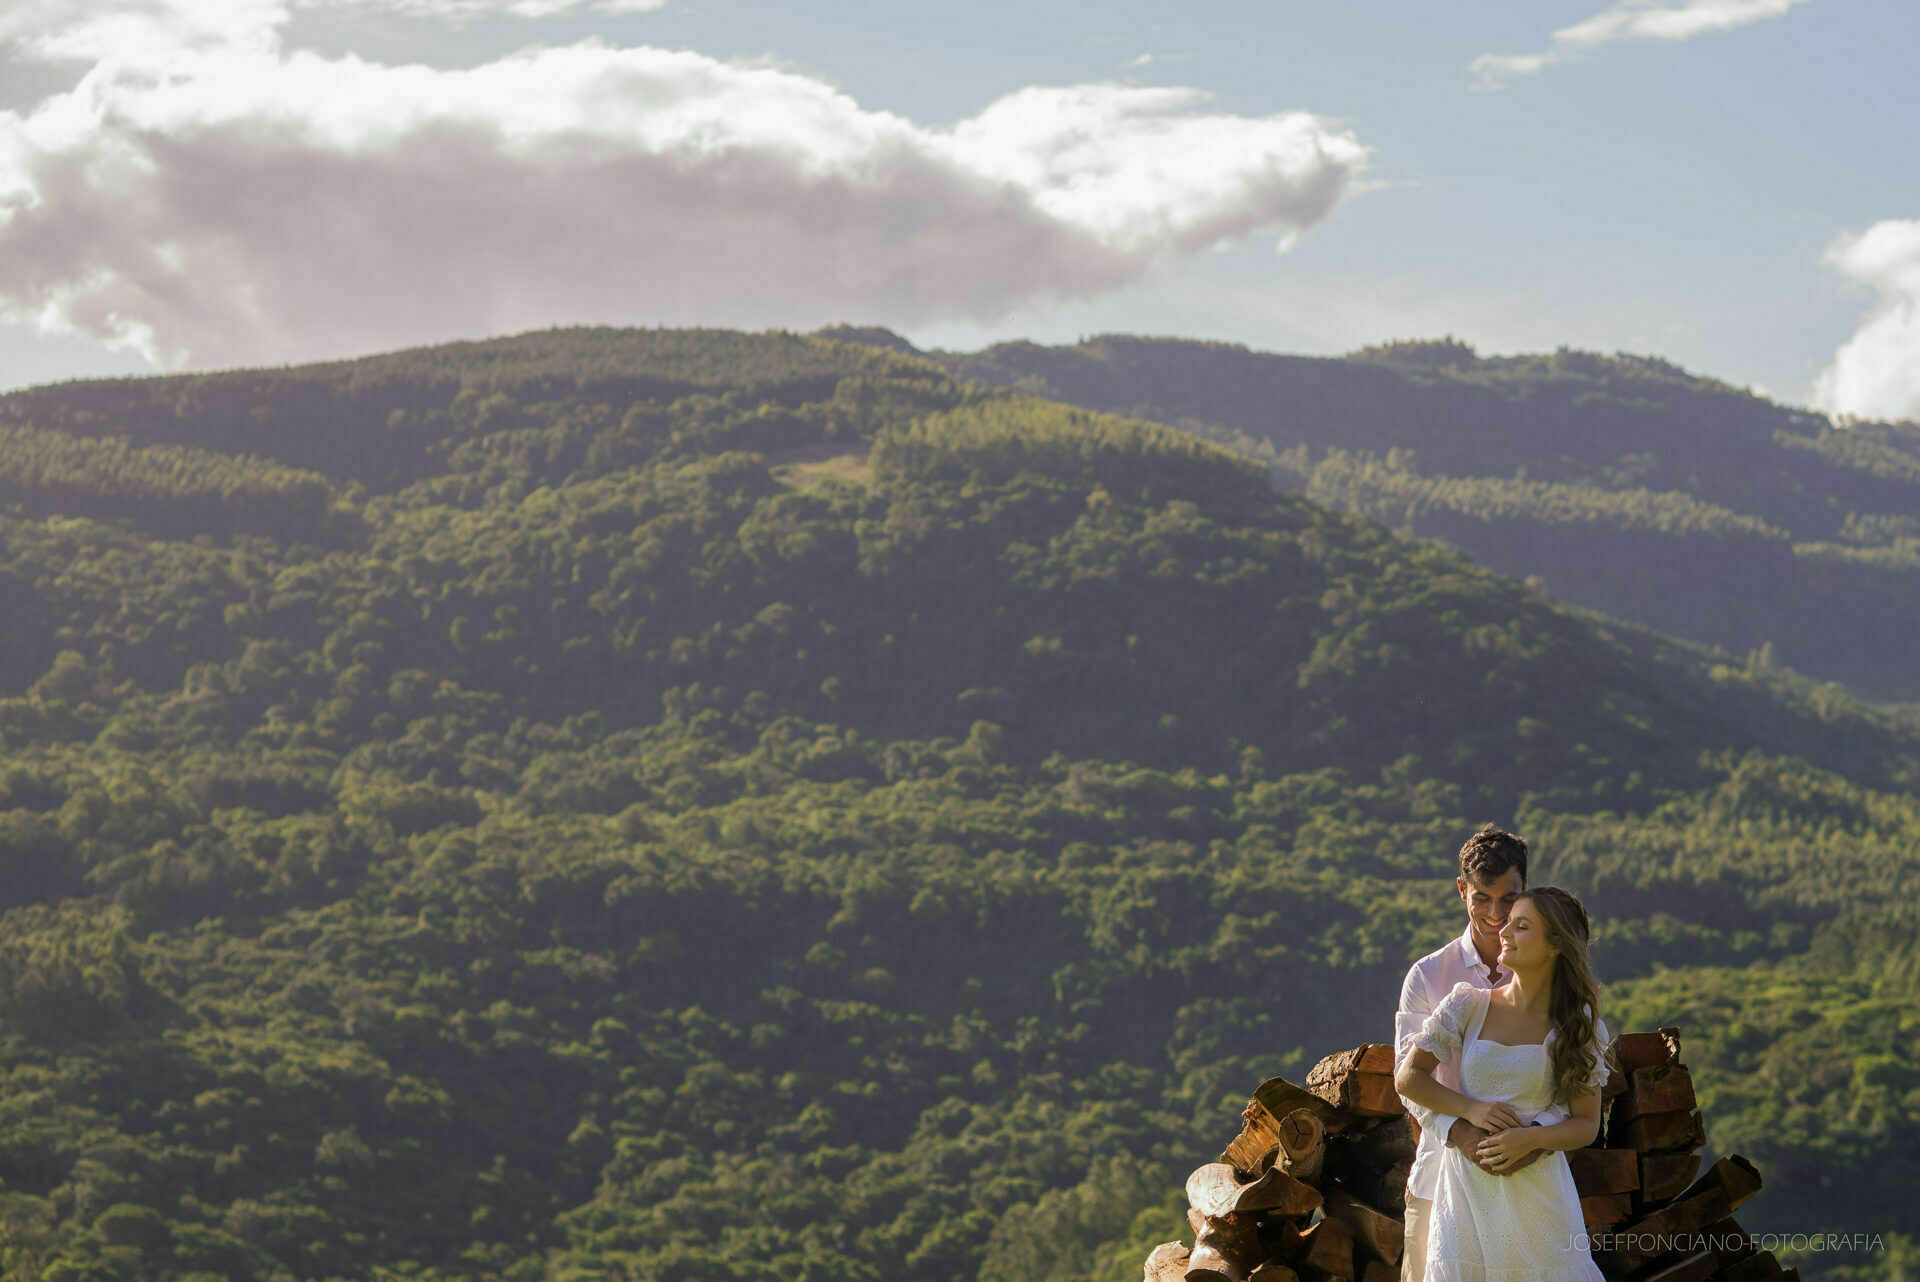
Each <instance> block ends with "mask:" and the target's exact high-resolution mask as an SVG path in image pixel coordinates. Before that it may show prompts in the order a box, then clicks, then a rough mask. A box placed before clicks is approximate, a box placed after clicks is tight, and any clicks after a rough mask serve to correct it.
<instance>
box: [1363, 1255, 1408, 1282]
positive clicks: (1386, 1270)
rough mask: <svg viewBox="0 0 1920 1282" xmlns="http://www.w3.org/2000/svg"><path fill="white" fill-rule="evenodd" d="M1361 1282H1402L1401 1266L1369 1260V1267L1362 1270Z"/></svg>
mask: <svg viewBox="0 0 1920 1282" xmlns="http://www.w3.org/2000/svg"><path fill="white" fill-rule="evenodd" d="M1360 1282H1400V1266H1399V1265H1397V1264H1384V1263H1382V1262H1381V1261H1379V1260H1368V1261H1367V1267H1366V1268H1364V1269H1361V1270H1360Z"/></svg>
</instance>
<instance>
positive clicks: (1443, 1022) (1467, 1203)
mask: <svg viewBox="0 0 1920 1282" xmlns="http://www.w3.org/2000/svg"><path fill="white" fill-rule="evenodd" d="M1490 997H1491V994H1490V993H1489V992H1488V991H1487V990H1486V989H1481V988H1475V987H1474V986H1473V985H1472V984H1466V983H1461V984H1455V985H1454V986H1453V991H1452V992H1450V993H1448V994H1447V995H1446V997H1445V998H1443V999H1442V1000H1441V1002H1440V1004H1439V1005H1438V1006H1436V1007H1434V1010H1433V1014H1431V1015H1429V1016H1427V1019H1426V1022H1425V1023H1424V1024H1423V1025H1422V1026H1421V1029H1420V1032H1419V1034H1418V1035H1417V1036H1415V1038H1414V1039H1413V1043H1412V1044H1413V1045H1414V1046H1417V1047H1419V1048H1420V1049H1421V1050H1424V1051H1426V1052H1427V1053H1428V1054H1430V1055H1432V1056H1433V1057H1434V1058H1435V1059H1437V1060H1440V1061H1442V1062H1443V1063H1445V1062H1450V1061H1451V1060H1452V1058H1453V1056H1455V1055H1459V1056H1460V1093H1461V1094H1462V1095H1465V1096H1467V1097H1468V1098H1470V1099H1478V1100H1489V1101H1493V1102H1497V1103H1504V1104H1506V1105H1508V1106H1509V1107H1511V1108H1512V1109H1513V1111H1514V1112H1515V1113H1517V1114H1519V1116H1520V1121H1521V1123H1522V1124H1523V1125H1524V1124H1525V1123H1528V1122H1531V1121H1535V1120H1538V1121H1539V1122H1540V1123H1541V1124H1542V1125H1551V1124H1552V1123H1554V1122H1558V1121H1563V1120H1565V1119H1566V1118H1568V1117H1570V1116H1572V1113H1571V1111H1570V1110H1569V1109H1568V1108H1567V1104H1566V1100H1565V1099H1563V1098H1555V1095H1554V1089H1553V1062H1552V1059H1551V1054H1552V1051H1551V1047H1552V1045H1553V1040H1554V1038H1555V1037H1556V1036H1557V1032H1555V1031H1549V1032H1548V1033H1547V1040H1546V1042H1544V1043H1541V1044H1538V1045H1528V1046H1503V1045H1501V1044H1500V1043H1499V1042H1489V1041H1482V1040H1481V1038H1480V1026H1481V1025H1482V1024H1483V1023H1485V1022H1486V1017H1487V1007H1488V1005H1489V1004H1490V1002H1489V999H1490ZM1594 1031H1595V1034H1596V1037H1595V1050H1594V1059H1593V1066H1592V1068H1591V1069H1590V1070H1589V1073H1588V1077H1587V1084H1588V1085H1589V1086H1591V1087H1592V1088H1593V1089H1595V1090H1598V1089H1600V1086H1601V1084H1602V1083H1604V1082H1605V1081H1606V1064H1605V1060H1604V1051H1603V1050H1602V1048H1604V1047H1605V1045H1606V1040H1607V1033H1606V1026H1605V1025H1604V1024H1600V1025H1597V1026H1596V1028H1595V1030H1594ZM1430 1223H1431V1225H1432V1228H1431V1229H1430V1230H1429V1233H1428V1237H1427V1260H1426V1278H1427V1282H1602V1275H1601V1272H1600V1269H1599V1267H1598V1266H1596V1265H1595V1264H1594V1262H1593V1256H1592V1253H1591V1252H1590V1251H1589V1250H1588V1248H1587V1237H1586V1224H1585V1221H1584V1220H1583V1219H1582V1217H1581V1214H1580V1195H1579V1194H1578V1193H1577V1192H1576V1191H1575V1190H1574V1186H1573V1171H1572V1169H1571V1168H1569V1167H1568V1165H1567V1155H1566V1154H1565V1153H1562V1152H1546V1153H1542V1154H1541V1155H1540V1156H1539V1157H1538V1158H1536V1159H1535V1160H1534V1163H1533V1165H1531V1166H1529V1167H1527V1168H1526V1169H1525V1170H1523V1171H1516V1172H1514V1173H1513V1174H1511V1175H1489V1174H1487V1173H1486V1172H1485V1171H1483V1170H1481V1169H1480V1168H1479V1167H1478V1166H1475V1165H1474V1164H1473V1162H1472V1161H1471V1160H1470V1159H1469V1158H1468V1157H1467V1156H1466V1154H1464V1153H1462V1152H1461V1151H1460V1150H1459V1149H1457V1148H1447V1149H1444V1150H1443V1151H1442V1153H1441V1158H1440V1180H1439V1187H1438V1189H1437V1190H1436V1192H1435V1195H1434V1199H1433V1214H1432V1219H1431V1221H1430Z"/></svg>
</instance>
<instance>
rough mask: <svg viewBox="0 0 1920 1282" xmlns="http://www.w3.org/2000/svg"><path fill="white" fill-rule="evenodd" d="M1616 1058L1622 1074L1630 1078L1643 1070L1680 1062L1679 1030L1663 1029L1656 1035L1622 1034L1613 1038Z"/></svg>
mask: <svg viewBox="0 0 1920 1282" xmlns="http://www.w3.org/2000/svg"><path fill="white" fill-rule="evenodd" d="M1613 1044H1614V1047H1615V1054H1616V1057H1617V1058H1618V1059H1619V1061H1620V1071H1621V1073H1622V1074H1624V1075H1626V1076H1628V1077H1631V1076H1633V1074H1634V1073H1636V1072H1638V1071H1639V1070H1640V1069H1643V1068H1655V1067H1658V1066H1660V1065H1663V1064H1678V1063H1679V1062H1680V1030H1679V1029H1677V1028H1663V1029H1661V1030H1660V1031H1659V1032H1657V1033H1622V1034H1620V1036H1618V1037H1616V1038H1614V1041H1613Z"/></svg>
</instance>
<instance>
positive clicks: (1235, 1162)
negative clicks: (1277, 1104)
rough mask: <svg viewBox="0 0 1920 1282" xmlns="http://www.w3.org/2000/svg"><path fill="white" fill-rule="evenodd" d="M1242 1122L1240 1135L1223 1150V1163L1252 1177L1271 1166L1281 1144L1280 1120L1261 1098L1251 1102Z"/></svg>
mask: <svg viewBox="0 0 1920 1282" xmlns="http://www.w3.org/2000/svg"><path fill="white" fill-rule="evenodd" d="M1240 1119H1241V1125H1240V1134H1239V1135H1237V1136H1235V1137H1234V1140H1233V1142H1232V1143H1231V1144H1229V1145H1227V1147H1226V1148H1225V1149H1224V1150H1222V1151H1221V1154H1220V1161H1222V1162H1224V1163H1226V1164H1227V1165H1228V1166H1231V1167H1232V1168H1233V1169H1234V1170H1236V1171H1239V1172H1240V1173H1241V1174H1242V1175H1245V1176H1251V1175H1253V1174H1254V1173H1255V1172H1256V1171H1258V1170H1259V1169H1260V1168H1261V1167H1262V1166H1263V1165H1270V1164H1271V1159H1272V1156H1273V1151H1274V1148H1275V1146H1276V1145H1277V1144H1278V1143H1279V1142H1280V1121H1279V1119H1278V1118H1276V1117H1274V1115H1273V1114H1272V1112H1270V1111H1269V1110H1268V1108H1267V1106H1266V1105H1265V1104H1262V1103H1261V1102H1260V1101H1259V1100H1257V1099H1251V1100H1248V1101H1247V1106H1246V1107H1245V1108H1244V1109H1242V1110H1240Z"/></svg>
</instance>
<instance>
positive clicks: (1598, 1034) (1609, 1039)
mask: <svg viewBox="0 0 1920 1282" xmlns="http://www.w3.org/2000/svg"><path fill="white" fill-rule="evenodd" d="M1612 1043H1613V1034H1611V1033H1610V1032H1608V1031H1607V1021H1606V1020H1604V1019H1596V1020H1594V1021H1593V1057H1592V1059H1591V1060H1590V1061H1589V1062H1588V1065H1587V1074H1586V1076H1585V1077H1583V1078H1581V1079H1580V1085H1581V1086H1582V1087H1583V1088H1585V1089H1586V1090H1590V1091H1597V1090H1599V1089H1600V1088H1601V1087H1602V1086H1605V1085H1606V1084H1607V1048H1608V1047H1609V1046H1610V1045H1612Z"/></svg>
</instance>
